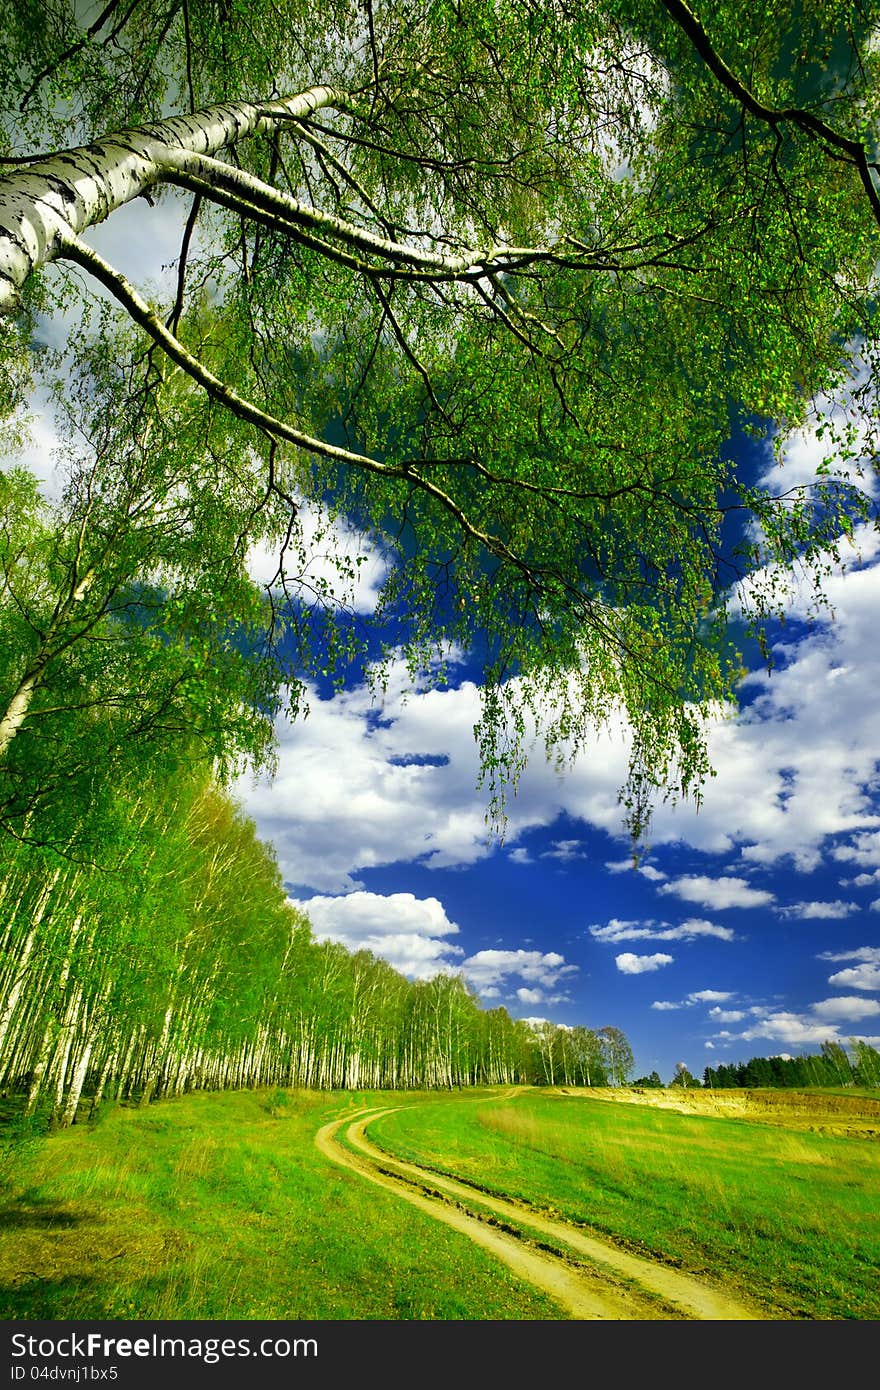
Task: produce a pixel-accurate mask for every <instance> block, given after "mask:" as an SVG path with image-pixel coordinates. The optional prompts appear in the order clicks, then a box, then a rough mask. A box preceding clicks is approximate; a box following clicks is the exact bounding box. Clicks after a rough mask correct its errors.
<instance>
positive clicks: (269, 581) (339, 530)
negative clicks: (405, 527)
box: [247, 501, 388, 613]
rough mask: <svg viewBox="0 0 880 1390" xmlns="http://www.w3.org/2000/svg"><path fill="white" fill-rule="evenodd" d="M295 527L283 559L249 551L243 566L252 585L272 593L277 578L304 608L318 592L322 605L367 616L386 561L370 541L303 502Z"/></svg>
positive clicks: (259, 548) (264, 550) (266, 550)
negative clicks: (327, 603)
mask: <svg viewBox="0 0 880 1390" xmlns="http://www.w3.org/2000/svg"><path fill="white" fill-rule="evenodd" d="M297 523H298V526H299V535H300V539H299V541H298V542H294V543H292V544H291V546H290V547H289V549H288V550H287V551H286V553H285V554H284V555H280V554H279V553H278V551H277V550H274V549H272V548H271V547H270V546H267V545H266V544H265V543H261V544H260V545H255V546H252V547H251V549H250V551H249V552H248V557H247V566H248V573H249V574H250V576H251V578H252V579H253V580H254V582H255V583H257V584H261V585H265V586H267V587H270V588H276V589H277V588H280V587H281V585H282V578H283V583H284V588H285V591H286V593H287V594H288V595H289V596H291V597H293V598H294V599H297V598H299V599H301V600H302V601H303V602H305V603H309V602H311V601H312V600H313V598H314V594H315V591H316V590H318V591H320V592H321V593H322V594H323V595H324V599H325V601H331V602H334V603H336V604H337V605H339V606H345V607H347V608H350V609H353V610H354V612H356V613H371V612H372V611H373V609H374V608H375V606H376V600H377V598H378V596H379V589H380V587H381V585H382V582H383V581H384V579H385V577H386V575H387V572H388V559H387V557H386V556H385V555H384V554H383V553H382V552H381V550H379V549H378V548H377V545H376V544H375V542H370V541H368V540H366V539H365V538H364V537H363V536H362V535H360V533H359V532H357V531H355V530H354V529H353V528H352V527H351V526H349V525H347V524H346V523H345V522H344V521H343V520H341V519H339V518H330V517H327V516H325V515H324V514H323V513H322V512H320V511H319V510H318V509H317V508H316V507H315V506H314V505H313V504H312V503H309V502H304V501H300V502H299V506H298V511H297ZM279 571H280V572H279Z"/></svg>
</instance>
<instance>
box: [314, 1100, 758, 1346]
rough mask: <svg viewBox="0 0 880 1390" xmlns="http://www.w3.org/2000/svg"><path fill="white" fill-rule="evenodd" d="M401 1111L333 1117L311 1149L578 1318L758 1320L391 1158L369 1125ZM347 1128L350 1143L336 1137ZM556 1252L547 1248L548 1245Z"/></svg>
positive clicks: (654, 1268) (738, 1303)
mask: <svg viewBox="0 0 880 1390" xmlns="http://www.w3.org/2000/svg"><path fill="white" fill-rule="evenodd" d="M400 1108H401V1107H399V1106H392V1107H385V1108H383V1109H370V1110H366V1111H362V1112H360V1113H356V1114H354V1115H352V1114H351V1113H349V1114H348V1115H345V1116H344V1117H343V1118H341V1119H338V1120H334V1121H331V1122H330V1123H329V1124H326V1125H324V1126H323V1127H322V1128H321V1129H320V1130H319V1131H318V1133H317V1134H316V1136H315V1144H316V1146H317V1148H318V1149H319V1150H320V1152H321V1153H322V1154H324V1156H325V1157H326V1158H328V1159H330V1161H331V1162H333V1163H337V1164H340V1165H342V1166H343V1167H345V1168H348V1169H351V1170H352V1171H354V1172H356V1173H358V1174H359V1176H360V1177H362V1178H364V1179H366V1180H367V1181H369V1182H374V1183H376V1184H378V1185H379V1186H380V1187H384V1188H386V1189H388V1190H390V1191H392V1192H394V1193H395V1194H396V1195H397V1196H398V1197H401V1198H402V1199H403V1200H404V1201H407V1202H410V1203H411V1204H412V1205H413V1206H415V1207H418V1208H419V1210H421V1211H424V1212H426V1213H427V1214H428V1215H429V1216H431V1217H433V1218H434V1219H435V1220H437V1221H442V1222H444V1223H445V1224H446V1225H447V1226H451V1227H453V1229H455V1230H457V1231H460V1232H461V1233H462V1234H464V1235H466V1236H468V1237H469V1238H470V1239H471V1240H473V1241H474V1242H475V1243H476V1244H477V1245H479V1246H481V1247H482V1248H483V1249H484V1250H487V1251H488V1252H489V1253H490V1254H491V1255H494V1256H495V1257H496V1258H498V1259H500V1260H503V1261H504V1263H505V1264H506V1265H507V1266H508V1267H509V1268H510V1269H511V1270H512V1271H513V1272H514V1273H515V1274H516V1275H518V1276H519V1277H520V1278H521V1279H525V1280H527V1281H528V1282H529V1283H531V1284H532V1285H533V1286H534V1287H536V1288H539V1289H541V1290H542V1291H543V1292H544V1293H546V1294H548V1295H549V1296H550V1297H551V1298H553V1299H554V1300H555V1301H556V1302H557V1303H559V1304H560V1305H561V1307H562V1308H563V1309H564V1310H565V1311H566V1313H567V1314H568V1316H569V1317H570V1318H572V1319H585V1320H594V1321H595V1320H599V1319H605V1320H608V1319H611V1320H618V1321H645V1320H658V1319H662V1320H667V1321H669V1320H675V1319H684V1320H689V1319H698V1320H702V1319H710V1320H722V1321H756V1320H761V1319H762V1314H761V1313H760V1312H758V1311H756V1310H755V1309H753V1308H750V1307H748V1306H747V1305H746V1304H745V1303H744V1302H743V1301H742V1300H740V1299H738V1298H734V1297H732V1296H731V1295H729V1294H727V1293H725V1292H723V1291H721V1290H719V1289H716V1288H714V1287H712V1286H711V1285H707V1284H704V1283H703V1282H702V1281H701V1280H699V1279H697V1278H695V1277H693V1276H692V1275H688V1274H683V1273H681V1272H680V1271H678V1270H675V1269H671V1268H669V1267H668V1266H666V1265H662V1264H657V1263H655V1262H653V1261H651V1260H647V1259H644V1258H643V1257H641V1256H638V1255H632V1254H630V1253H629V1252H628V1251H625V1250H620V1249H618V1248H617V1247H616V1246H614V1245H611V1244H610V1243H608V1242H605V1241H602V1240H599V1239H598V1238H596V1237H594V1236H588V1235H586V1234H585V1233H584V1232H583V1231H581V1230H580V1229H579V1228H578V1227H576V1226H573V1225H570V1224H569V1223H567V1222H564V1221H558V1220H551V1219H550V1218H548V1217H544V1216H541V1215H540V1214H539V1213H537V1212H534V1211H531V1210H530V1209H528V1208H526V1207H524V1206H522V1205H520V1204H518V1203H516V1202H511V1201H508V1200H505V1199H503V1198H500V1197H495V1196H492V1195H491V1194H489V1193H486V1192H482V1191H481V1190H480V1189H479V1188H477V1187H474V1186H473V1185H472V1184H470V1183H466V1182H462V1181H461V1180H460V1179H455V1178H449V1177H446V1176H445V1175H443V1174H440V1173H435V1172H433V1171H432V1170H431V1169H428V1168H422V1167H420V1166H419V1165H417V1164H415V1163H408V1162H405V1161H403V1160H402V1159H397V1158H394V1157H392V1156H391V1155H390V1154H388V1153H386V1152H385V1151H384V1150H382V1149H379V1148H377V1146H376V1145H375V1144H373V1143H371V1141H370V1140H369V1138H368V1137H367V1133H366V1130H367V1126H368V1125H369V1124H370V1123H371V1122H372V1121H374V1120H377V1119H379V1118H380V1116H382V1115H387V1114H390V1113H391V1111H392V1110H394V1109H400ZM343 1128H345V1140H346V1143H345V1144H343V1143H341V1142H340V1140H339V1138H338V1137H337V1136H338V1135H339V1131H340V1130H342V1129H343ZM548 1246H552V1249H551V1248H547V1247H548Z"/></svg>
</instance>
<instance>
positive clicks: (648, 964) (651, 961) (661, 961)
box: [614, 951, 675, 975]
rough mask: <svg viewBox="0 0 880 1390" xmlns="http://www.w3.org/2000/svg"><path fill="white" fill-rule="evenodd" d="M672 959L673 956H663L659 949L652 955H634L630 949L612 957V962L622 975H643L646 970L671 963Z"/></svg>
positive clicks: (656, 968) (659, 967)
mask: <svg viewBox="0 0 880 1390" xmlns="http://www.w3.org/2000/svg"><path fill="white" fill-rule="evenodd" d="M674 959H675V957H674V956H665V955H663V954H662V953H661V952H660V951H657V952H656V953H655V954H654V955H653V956H636V955H633V953H632V952H631V951H624V952H622V953H621V955H619V956H615V957H614V963H615V965H616V966H617V968H618V970H619V971H620V973H621V974H622V975H644V974H645V973H646V972H647V971H650V970H659V969H661V967H662V966H664V965H671V964H672V962H673V960H674Z"/></svg>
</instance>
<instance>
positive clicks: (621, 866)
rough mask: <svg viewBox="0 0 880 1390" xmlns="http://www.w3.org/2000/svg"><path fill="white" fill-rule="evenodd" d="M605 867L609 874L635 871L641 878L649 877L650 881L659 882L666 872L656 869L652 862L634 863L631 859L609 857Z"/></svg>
mask: <svg viewBox="0 0 880 1390" xmlns="http://www.w3.org/2000/svg"><path fill="white" fill-rule="evenodd" d="M605 868H606V869H607V870H608V872H609V873H610V874H625V873H627V872H629V871H633V870H634V871H635V872H636V873H639V874H641V875H642V877H643V878H647V879H650V881H651V882H652V883H661V882H662V881H663V879H664V878H666V877H667V875H666V874H664V873H663V872H662V870H660V869H656V868H655V867H654V865H653V864H635V863H633V861H632V859H609V860H607V861H606V863H605Z"/></svg>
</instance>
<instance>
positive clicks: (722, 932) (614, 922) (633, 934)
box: [590, 917, 736, 942]
mask: <svg viewBox="0 0 880 1390" xmlns="http://www.w3.org/2000/svg"><path fill="white" fill-rule="evenodd" d="M590 935H591V936H592V937H594V938H595V939H596V940H597V941H612V942H614V941H696V940H697V939H698V938H699V937H707V936H710V937H716V938H717V939H718V940H719V941H734V940H735V939H736V934H735V933H734V932H733V931H732V930H731V928H730V927H719V926H718V925H717V924H716V923H715V922H707V921H705V920H704V919H702V918H698V917H689V918H688V919H687V921H685V922H680V923H679V925H678V926H677V927H671V926H669V925H668V923H666V922H661V923H655V922H651V921H649V922H622V921H620V920H619V919H618V918H616V917H612V918H611V921H610V922H609V923H608V925H607V926H605V927H599V926H595V927H590Z"/></svg>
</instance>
